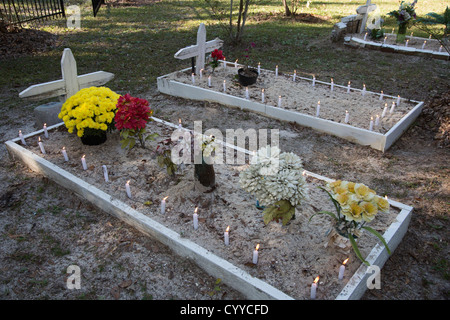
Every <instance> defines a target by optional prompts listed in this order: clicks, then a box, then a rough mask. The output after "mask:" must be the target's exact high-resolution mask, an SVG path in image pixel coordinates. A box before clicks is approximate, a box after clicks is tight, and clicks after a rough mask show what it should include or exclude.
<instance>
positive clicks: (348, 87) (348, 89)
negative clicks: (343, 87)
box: [347, 81, 350, 93]
mask: <svg viewBox="0 0 450 320" xmlns="http://www.w3.org/2000/svg"><path fill="white" fill-rule="evenodd" d="M347 93H350V81H349V82H348V85H347Z"/></svg>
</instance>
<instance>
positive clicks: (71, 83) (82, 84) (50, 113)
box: [19, 48, 114, 128]
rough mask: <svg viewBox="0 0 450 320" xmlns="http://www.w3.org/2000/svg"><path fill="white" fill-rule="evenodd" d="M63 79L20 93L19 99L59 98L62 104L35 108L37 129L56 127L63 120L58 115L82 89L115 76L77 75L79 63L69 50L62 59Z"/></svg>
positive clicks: (57, 103)
mask: <svg viewBox="0 0 450 320" xmlns="http://www.w3.org/2000/svg"><path fill="white" fill-rule="evenodd" d="M61 73H62V79H60V80H55V81H50V82H46V83H41V84H36V85H32V86H30V87H28V88H27V89H25V90H23V91H22V92H20V93H19V97H20V98H22V99H29V100H44V99H48V98H54V97H58V98H59V99H60V101H61V102H50V103H47V104H44V105H40V106H38V107H36V108H35V110H34V114H35V116H36V124H35V126H36V128H41V127H42V126H43V125H44V123H46V124H47V125H54V124H56V123H59V122H60V121H61V120H60V119H59V118H58V114H59V112H60V111H61V106H62V104H63V103H64V101H66V100H67V99H68V98H69V97H71V96H72V95H74V94H75V93H77V92H78V91H79V90H80V89H83V88H89V87H92V86H99V85H103V84H105V83H107V82H108V81H110V80H112V79H113V78H114V74H112V73H109V72H105V71H97V72H92V73H88V74H84V75H78V74H77V63H76V61H75V58H74V56H73V53H72V51H71V50H70V49H69V48H66V49H64V51H63V55H62V58H61Z"/></svg>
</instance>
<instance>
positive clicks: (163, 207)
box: [161, 196, 169, 214]
mask: <svg viewBox="0 0 450 320" xmlns="http://www.w3.org/2000/svg"><path fill="white" fill-rule="evenodd" d="M168 197H169V196H167V197H165V198H164V199H162V201H161V214H164V213H165V212H166V199H167V198H168Z"/></svg>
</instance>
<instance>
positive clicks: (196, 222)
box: [193, 208, 198, 230]
mask: <svg viewBox="0 0 450 320" xmlns="http://www.w3.org/2000/svg"><path fill="white" fill-rule="evenodd" d="M197 209H198V208H195V211H194V216H193V218H194V229H195V230H197V229H198V214H197Z"/></svg>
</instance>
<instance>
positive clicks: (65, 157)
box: [61, 147, 69, 162]
mask: <svg viewBox="0 0 450 320" xmlns="http://www.w3.org/2000/svg"><path fill="white" fill-rule="evenodd" d="M61 152H62V154H63V157H64V161H66V162H67V161H69V157H68V156H67V152H66V147H63V148H62V150H61Z"/></svg>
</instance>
